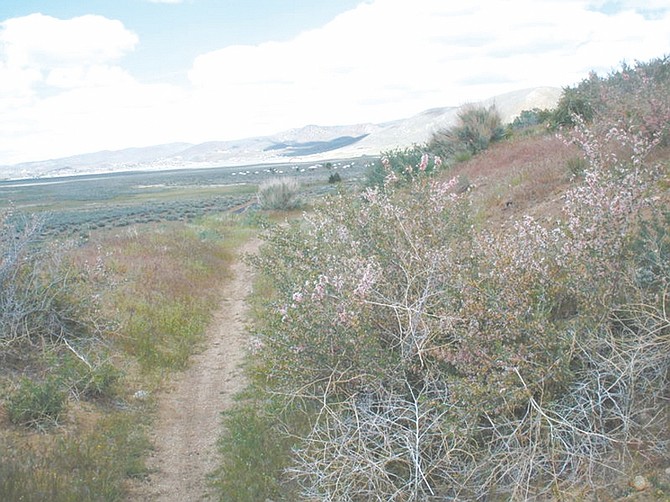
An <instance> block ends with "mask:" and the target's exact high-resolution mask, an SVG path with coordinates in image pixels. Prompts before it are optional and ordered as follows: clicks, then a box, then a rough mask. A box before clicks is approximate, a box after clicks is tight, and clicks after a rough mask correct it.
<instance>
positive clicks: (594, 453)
mask: <svg viewBox="0 0 670 502" xmlns="http://www.w3.org/2000/svg"><path fill="white" fill-rule="evenodd" d="M574 121H575V124H576V128H575V129H574V130H572V131H563V137H564V138H565V141H567V142H574V143H576V144H578V145H579V146H580V147H581V148H582V150H583V152H584V154H585V159H586V160H585V162H586V168H585V172H584V177H583V180H582V181H580V183H579V184H575V185H573V187H572V188H571V189H570V190H569V191H568V192H567V193H566V194H565V197H564V207H563V210H564V216H563V217H562V218H558V219H555V220H553V221H551V222H549V223H540V222H539V221H538V220H536V219H534V218H532V217H530V216H526V217H523V218H521V219H520V220H518V221H517V222H516V223H515V224H514V225H511V226H509V227H507V228H503V229H502V230H500V229H498V230H496V231H492V230H487V229H478V228H476V227H475V226H474V224H473V222H472V220H471V217H470V210H469V197H470V194H468V193H458V190H457V185H458V181H457V180H456V179H452V180H449V181H442V180H439V179H437V178H436V177H434V178H427V177H421V176H418V177H414V178H412V179H411V182H410V183H409V184H399V183H397V181H398V177H397V176H394V174H395V172H396V171H395V170H394V169H392V168H389V169H387V172H388V174H387V177H386V180H385V183H384V188H383V189H380V188H368V189H366V190H365V191H363V192H361V193H357V194H344V193H341V194H338V195H336V196H333V197H331V198H329V199H327V200H326V201H325V203H324V204H323V205H322V207H320V208H318V209H317V210H316V211H315V212H314V213H312V214H310V215H307V216H306V217H305V220H304V221H301V222H296V223H294V224H293V225H292V226H290V227H286V228H278V229H275V230H273V231H271V232H270V233H269V235H268V236H267V243H268V245H267V246H266V248H265V249H264V250H263V252H262V253H261V255H260V257H259V258H258V259H256V261H255V263H256V266H257V268H258V269H259V270H260V271H261V272H262V273H263V274H264V275H266V276H267V277H269V278H271V279H272V281H273V284H274V285H275V286H276V291H277V295H276V297H275V298H274V299H273V300H272V304H271V306H270V307H271V308H270V309H269V310H268V311H267V312H266V314H265V315H264V318H263V319H262V322H261V324H260V328H261V331H262V332H261V333H260V334H259V336H258V342H259V343H258V346H259V347H260V348H259V352H258V354H257V356H258V361H259V362H258V368H257V370H258V373H259V374H260V375H262V376H263V378H264V379H265V383H266V385H268V387H269V388H270V389H271V391H272V392H273V393H274V394H275V395H278V396H284V398H285V399H286V405H287V406H295V407H300V408H302V409H305V410H309V413H310V424H311V427H310V428H309V432H308V433H305V434H301V435H300V437H301V442H300V444H299V446H298V447H297V448H296V450H295V462H294V464H293V466H292V467H291V469H290V472H291V473H292V474H293V476H294V477H295V479H296V480H297V481H298V482H299V484H300V486H301V487H302V490H303V495H304V496H305V497H306V498H308V499H310V500H311V499H325V500H356V499H360V500H424V499H426V498H428V497H432V496H435V497H442V498H453V499H476V498H484V497H489V496H493V495H500V496H504V497H507V498H511V499H528V498H529V497H531V496H542V495H547V494H550V493H555V491H556V490H560V489H561V488H562V487H563V486H564V484H570V483H576V482H579V481H580V480H582V481H583V480H584V479H587V480H588V481H589V482H591V483H592V484H593V485H597V482H598V479H599V478H598V475H599V473H600V471H601V470H603V469H607V468H608V467H607V466H608V465H613V464H612V463H613V461H614V456H613V455H612V452H613V451H614V450H615V449H617V450H618V451H619V452H623V453H624V454H625V453H626V452H627V451H628V448H629V447H635V448H638V449H645V454H647V455H651V456H663V455H667V451H668V450H667V446H668V442H669V441H670V438H668V437H667V430H666V431H665V433H664V434H660V435H659V433H658V431H663V430H664V429H663V419H662V416H663V413H658V412H655V410H658V409H659V407H662V406H666V404H664V403H665V401H664V399H665V398H666V397H667V396H664V393H665V392H666V389H667V384H668V381H667V379H668V375H669V373H668V368H670V355H669V354H670V351H669V350H668V349H669V348H670V345H669V339H668V330H669V329H670V321H669V320H668V316H667V310H666V309H665V305H666V303H667V301H668V300H669V298H668V291H669V288H668V285H669V284H670V275H669V273H668V272H669V271H670V270H669V268H668V266H667V265H666V264H667V260H666V258H667V256H668V246H669V242H670V237H669V234H668V219H669V218H668V217H667V215H666V216H663V214H662V204H660V203H659V200H661V199H659V195H660V190H661V189H662V183H659V178H660V177H661V176H663V175H664V172H663V170H662V169H661V167H659V166H655V165H653V164H650V163H649V161H648V158H649V154H650V153H651V152H652V150H653V149H654V148H655V147H656V145H657V144H658V141H656V139H655V138H654V137H651V138H650V137H649V136H646V135H641V133H640V131H639V129H637V128H635V127H631V128H626V127H623V126H622V125H621V124H619V123H616V124H612V125H611V127H610V128H609V129H608V130H605V131H603V130H602V129H600V128H597V129H591V128H589V126H587V124H586V122H585V121H584V120H583V119H582V118H580V117H578V116H575V117H574ZM427 159H429V157H427ZM427 162H428V161H427ZM427 162H426V165H428V164H427ZM422 164H423V157H422V158H421V159H420V160H419V161H418V165H419V166H421V165H422ZM419 171H421V169H419ZM652 229H653V230H652ZM640 249H645V250H647V251H645V252H644V253H640ZM293 433H294V434H296V435H297V432H296V431H293Z"/></svg>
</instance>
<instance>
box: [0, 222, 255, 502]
mask: <svg viewBox="0 0 670 502" xmlns="http://www.w3.org/2000/svg"><path fill="white" fill-rule="evenodd" d="M250 233H251V230H250V229H249V228H246V227H242V226H240V225H239V223H238V221H237V219H236V218H228V217H219V218H208V219H205V220H201V221H199V222H196V223H192V224H185V223H172V224H155V225H137V226H131V227H127V228H125V229H124V230H116V231H107V232H99V233H97V234H94V235H92V236H91V238H90V240H89V241H88V243H87V244H86V245H84V246H81V247H76V248H72V249H71V250H70V252H69V255H68V257H67V258H68V262H69V263H70V264H71V274H72V276H73V277H75V278H76V287H77V289H78V291H79V293H80V294H81V295H84V296H86V295H88V296H89V297H91V298H93V297H95V300H96V301H95V304H96V305H97V310H96V312H95V316H96V317H95V322H96V323H97V328H98V330H99V338H98V339H97V343H96V345H94V346H93V345H92V346H87V352H86V355H87V357H88V358H89V360H90V361H91V362H93V361H98V360H99V361H101V362H105V363H106V364H107V366H101V367H108V365H109V364H111V363H113V365H114V367H115V368H118V370H119V371H120V373H121V380H120V381H119V382H118V383H117V384H115V385H113V388H112V387H110V389H109V390H108V392H107V393H106V394H104V395H95V396H93V397H91V396H89V395H85V394H84V393H81V392H78V391H77V389H76V388H74V387H72V386H68V385H66V387H65V390H66V391H67V393H68V394H67V396H68V397H67V404H66V409H65V411H64V413H62V414H61V416H60V417H59V419H58V422H57V423H54V424H52V425H50V426H49V427H42V431H37V430H35V429H31V428H26V427H23V426H18V425H14V424H11V423H10V422H9V420H8V417H7V413H6V411H7V410H5V409H4V408H5V406H3V405H2V404H3V403H2V402H0V500H26V501H32V500H35V501H37V500H53V501H73V502H74V501H82V500H122V499H123V497H124V491H125V488H124V486H125V483H126V482H127V480H128V478H129V477H137V476H143V475H145V474H146V472H145V467H144V465H143V456H144V455H146V453H147V451H148V447H149V444H148V441H147V440H146V437H145V431H146V428H147V426H148V424H149V421H150V418H151V414H152V410H153V405H154V403H153V399H152V397H151V396H152V395H153V393H154V392H153V391H155V390H156V389H157V387H159V386H160V385H161V382H162V381H163V377H164V376H166V375H168V374H170V373H171V372H173V371H175V370H178V369H180V368H183V367H184V366H186V365H187V364H188V360H189V356H190V355H191V354H192V353H194V352H195V351H197V350H198V349H199V347H200V342H201V340H202V336H203V333H204V329H205V327H206V325H207V322H208V320H209V319H210V315H211V312H212V310H213V309H214V308H215V307H217V306H218V296H217V295H218V291H219V285H220V284H221V282H222V281H224V280H225V279H226V277H227V274H228V267H229V264H230V263H231V259H232V253H233V250H234V248H235V247H237V246H239V244H240V242H241V241H243V240H244V239H246V238H247V237H248V236H249V235H250ZM65 355H68V354H67V353H66V354H65ZM68 357H69V359H68V361H65V360H63V358H62V354H59V353H58V352H54V351H51V352H50V351H47V352H45V353H40V354H36V355H35V357H33V358H32V359H31V360H30V362H31V364H35V365H36V366H35V367H34V368H32V369H31V370H30V374H31V375H35V376H36V377H39V379H44V378H47V379H50V380H54V381H57V382H70V381H72V380H73V379H74V377H76V376H77V375H78V373H77V372H78V371H80V370H81V368H80V366H81V364H79V365H78V366H77V364H78V362H79V361H77V360H76V358H74V357H73V356H71V355H70V356H68ZM15 370H16V369H15ZM26 370H27V369H26V368H24V371H26ZM16 371H17V372H18V373H21V372H20V371H18V370H16ZM13 378H14V376H12V375H3V374H1V372H0V395H1V394H4V393H5V391H7V390H11V389H12V388H13V386H14V387H15V384H14V383H12V379H13ZM140 390H142V391H145V394H146V395H148V398H146V399H139V398H137V397H136V396H135V393H136V392H137V391H140ZM3 397H4V396H3ZM5 404H6V402H5Z"/></svg>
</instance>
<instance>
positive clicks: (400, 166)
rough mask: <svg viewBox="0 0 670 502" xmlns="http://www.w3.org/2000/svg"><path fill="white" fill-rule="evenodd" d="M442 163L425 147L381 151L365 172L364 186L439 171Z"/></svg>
mask: <svg viewBox="0 0 670 502" xmlns="http://www.w3.org/2000/svg"><path fill="white" fill-rule="evenodd" d="M443 165H444V163H443V160H442V158H441V157H439V156H438V155H431V154H429V153H427V152H426V150H425V148H422V147H420V146H418V145H415V146H413V147H411V148H404V149H399V148H398V149H395V150H388V151H385V152H382V154H381V158H380V159H379V160H377V161H375V162H374V163H373V164H372V166H371V167H370V168H369V169H368V171H367V173H366V186H368V187H383V186H384V185H385V184H387V183H389V182H393V183H397V182H406V181H409V180H412V179H415V178H417V177H424V176H429V175H431V174H434V173H435V172H437V171H439V170H440V169H441V168H442V166H443Z"/></svg>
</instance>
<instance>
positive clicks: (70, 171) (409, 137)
mask: <svg viewBox="0 0 670 502" xmlns="http://www.w3.org/2000/svg"><path fill="white" fill-rule="evenodd" d="M560 95H561V89H558V88H554V87H537V88H532V89H524V90H519V91H514V92H510V93H507V94H502V95H498V96H495V97H492V98H490V99H487V100H484V101H481V102H477V103H469V105H473V104H474V105H480V106H491V105H495V106H496V109H497V110H498V112H499V113H500V116H501V118H502V119H503V122H504V123H507V122H511V121H512V120H513V119H514V118H515V117H516V116H518V115H519V113H521V112H522V111H523V110H530V109H533V108H541V109H542V108H553V107H554V106H555V105H556V103H557V102H558V99H559V97H560ZM463 106H467V105H462V106H458V107H442V108H432V109H430V110H426V111H424V112H421V113H419V114H417V115H414V116H412V117H408V118H404V119H398V120H394V121H392V122H386V123H382V124H372V123H366V124H354V125H343V126H318V125H307V126H305V127H301V128H298V129H291V130H288V131H284V132H281V133H278V134H275V135H273V136H262V137H254V138H246V139H241V140H232V141H209V142H206V143H200V144H196V145H194V144H190V143H169V144H165V145H156V146H148V147H140V148H127V149H123V150H116V151H101V152H95V153H87V154H82V155H75V156H72V157H65V158H60V159H52V160H44V161H37V162H26V163H21V164H16V165H13V166H0V179H5V180H7V179H26V178H44V177H58V176H75V175H82V174H98V173H112V172H121V171H149V170H165V169H181V168H190V167H193V168H202V167H220V166H244V165H254V164H279V163H292V162H295V163H298V162H321V161H325V160H339V159H350V158H357V157H361V156H369V155H378V154H379V153H380V152H383V151H387V150H392V149H395V148H405V147H409V146H412V145H419V144H423V143H425V142H427V141H428V140H429V139H430V137H431V135H432V134H433V133H434V132H436V131H438V130H440V129H445V128H448V127H450V126H452V125H454V124H455V123H456V120H457V118H458V114H459V112H460V111H461V110H462V107H463Z"/></svg>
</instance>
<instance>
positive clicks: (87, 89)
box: [0, 0, 670, 164]
mask: <svg viewBox="0 0 670 502" xmlns="http://www.w3.org/2000/svg"><path fill="white" fill-rule="evenodd" d="M667 54H670V5H668V2H667V0H662V1H661V0H645V1H629V0H620V1H610V0H470V1H468V2H455V1H451V0H293V1H288V0H162V1H160V0H153V1H150V0H104V1H103V0H2V1H1V2H0V164H11V163H16V162H23V161H29V160H39V159H45V158H54V157H60V156H66V155H73V154H77V153H84V152H90V151H97V150H102V149H120V148H126V147H131V146H146V145H152V144H160V143H167V142H172V141H189V142H201V141H209V140H226V139H236V138H241V137H247V136H256V135H263V134H272V133H276V132H280V131H282V130H285V129H288V128H292V127H300V126H303V125H306V124H312V123H315V124H320V125H336V124H347V123H359V122H382V121H386V120H393V119H396V118H401V117H405V116H409V115H412V114H415V113H418V112H420V111H422V110H424V109H427V108H432V107H438V106H455V105H460V104H462V103H465V102H468V101H476V100H480V99H486V98H489V97H492V96H495V95H498V94H502V93H505V92H510V91H514V90H519V89H523V88H528V87H535V86H557V87H561V86H565V85H572V84H575V83H577V82H578V81H579V80H581V79H582V78H584V77H586V76H587V74H588V72H589V71H590V70H595V71H597V72H599V73H601V74H604V73H606V72H608V71H610V70H612V69H614V68H616V67H617V66H619V64H620V63H621V62H622V61H624V60H625V61H627V62H633V61H635V60H642V61H645V60H649V59H651V58H654V57H660V56H663V55H667Z"/></svg>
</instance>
